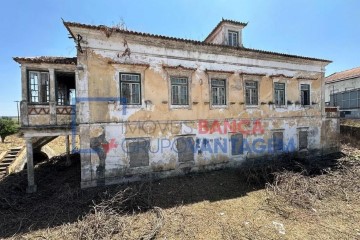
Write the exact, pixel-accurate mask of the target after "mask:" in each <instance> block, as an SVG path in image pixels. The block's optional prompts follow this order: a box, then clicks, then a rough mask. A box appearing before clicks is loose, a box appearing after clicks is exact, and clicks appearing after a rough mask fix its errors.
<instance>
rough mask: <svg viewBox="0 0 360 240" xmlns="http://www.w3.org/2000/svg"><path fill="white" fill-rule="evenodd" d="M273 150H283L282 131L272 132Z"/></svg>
mask: <svg viewBox="0 0 360 240" xmlns="http://www.w3.org/2000/svg"><path fill="white" fill-rule="evenodd" d="M273 143H274V152H280V151H282V150H283V145H284V133H283V132H274V133H273Z"/></svg>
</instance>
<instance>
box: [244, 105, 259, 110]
mask: <svg viewBox="0 0 360 240" xmlns="http://www.w3.org/2000/svg"><path fill="white" fill-rule="evenodd" d="M245 108H246V109H259V108H260V106H259V105H246V104H245Z"/></svg>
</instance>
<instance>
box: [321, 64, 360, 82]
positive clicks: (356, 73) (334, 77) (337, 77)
mask: <svg viewBox="0 0 360 240" xmlns="http://www.w3.org/2000/svg"><path fill="white" fill-rule="evenodd" d="M356 77H360V67H357V68H353V69H349V70H345V71H342V72H338V73H334V74H331V75H330V76H328V77H326V78H325V81H326V82H332V81H341V80H346V79H351V78H356Z"/></svg>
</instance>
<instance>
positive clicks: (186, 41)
mask: <svg viewBox="0 0 360 240" xmlns="http://www.w3.org/2000/svg"><path fill="white" fill-rule="evenodd" d="M223 21H230V20H223ZM231 22H232V21H231ZM234 22H235V21H234ZM63 23H64V25H65V27H66V28H67V29H68V31H69V32H70V34H71V35H72V36H73V33H72V32H71V30H70V28H69V27H79V28H86V29H94V30H101V31H104V32H105V33H108V32H109V30H111V31H112V32H118V33H125V34H131V35H137V36H143V37H153V38H159V39H165V40H171V41H177V42H184V43H189V44H193V45H203V46H213V47H221V48H227V49H235V50H239V51H246V52H254V53H261V54H266V55H276V56H281V57H289V58H299V59H304V60H311V61H319V62H326V63H331V62H332V61H330V60H325V59H319V58H313V57H304V56H298V55H291V54H285V53H277V52H271V51H264V50H258V49H251V48H245V47H234V46H229V45H220V44H214V43H206V42H204V41H196V40H191V39H183V38H175V37H168V36H163V35H156V34H151V33H143V32H136V31H131V30H125V29H119V28H112V27H107V26H104V25H98V26H96V25H88V24H82V23H76V22H66V21H63ZM235 23H236V22H235ZM237 23H238V24H244V23H240V22H237Z"/></svg>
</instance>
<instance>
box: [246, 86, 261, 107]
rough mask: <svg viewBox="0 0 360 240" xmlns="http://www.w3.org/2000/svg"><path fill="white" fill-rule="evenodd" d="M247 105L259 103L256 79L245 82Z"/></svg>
mask: <svg viewBox="0 0 360 240" xmlns="http://www.w3.org/2000/svg"><path fill="white" fill-rule="evenodd" d="M245 103H246V105H258V83H257V82H255V81H246V82H245Z"/></svg>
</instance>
